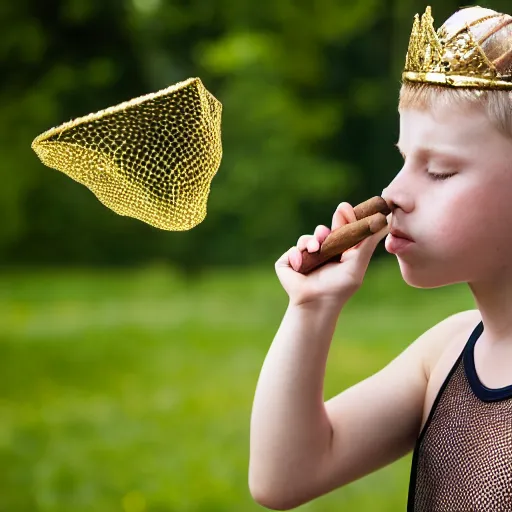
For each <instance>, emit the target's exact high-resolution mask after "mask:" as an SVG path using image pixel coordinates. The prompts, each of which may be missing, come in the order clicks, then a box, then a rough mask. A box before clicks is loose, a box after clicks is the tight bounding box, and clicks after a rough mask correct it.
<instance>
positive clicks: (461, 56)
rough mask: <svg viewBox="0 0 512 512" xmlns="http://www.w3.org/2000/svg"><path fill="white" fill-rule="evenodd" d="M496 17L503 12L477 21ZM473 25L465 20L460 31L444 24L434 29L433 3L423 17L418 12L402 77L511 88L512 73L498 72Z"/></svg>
mask: <svg viewBox="0 0 512 512" xmlns="http://www.w3.org/2000/svg"><path fill="white" fill-rule="evenodd" d="M497 16H501V15H500V14H494V15H491V16H486V17H484V18H481V19H480V20H478V21H477V22H475V23H480V22H483V21H486V20H488V19H490V18H494V17H497ZM470 26H471V24H469V25H468V24H467V23H466V24H465V26H464V27H462V28H461V29H460V30H459V31H458V32H456V33H455V34H451V35H448V31H447V30H446V28H445V27H444V26H442V27H441V28H440V29H439V30H438V31H437V32H436V31H435V29H434V19H433V18H432V10H431V8H430V6H428V7H427V8H426V10H425V13H424V14H423V16H422V17H421V19H420V17H419V15H418V14H416V16H415V17H414V23H413V27H412V33H411V38H410V41H409V48H408V50H407V57H406V60H405V68H404V71H403V74H402V79H403V80H404V81H409V82H422V83H431V84H437V85H445V86H449V87H473V88H479V89H512V75H502V74H500V73H498V71H497V69H496V67H495V66H494V65H493V64H492V62H491V61H490V60H489V59H488V58H487V56H486V55H485V53H484V51H483V50H482V48H481V47H480V45H479V44H478V42H477V41H476V39H475V37H474V35H473V34H472V32H471V28H470Z"/></svg>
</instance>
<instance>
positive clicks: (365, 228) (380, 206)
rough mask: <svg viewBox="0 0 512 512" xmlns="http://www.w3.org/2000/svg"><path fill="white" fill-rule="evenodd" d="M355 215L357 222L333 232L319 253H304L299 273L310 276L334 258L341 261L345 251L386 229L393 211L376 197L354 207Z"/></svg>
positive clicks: (306, 251) (384, 201)
mask: <svg viewBox="0 0 512 512" xmlns="http://www.w3.org/2000/svg"><path fill="white" fill-rule="evenodd" d="M354 213H355V215H356V219H357V221H356V222H350V223H349V224H345V225H344V226H341V227H339V228H338V229H335V230H334V231H331V233H329V235H328V236H327V238H326V239H325V240H324V241H323V243H322V245H321V247H320V249H319V250H318V251H316V252H313V253H310V252H308V250H307V249H306V250H304V251H302V264H301V266H300V268H299V270H298V272H300V273H301V274H309V272H311V271H312V270H314V269H316V268H318V267H320V266H321V265H323V264H325V263H327V262H329V261H331V260H333V259H334V258H336V259H337V260H338V261H339V256H340V255H341V254H342V253H343V252H344V251H346V250H347V249H350V248H351V247H354V245H357V244H358V243H359V242H361V241H362V240H364V239H365V238H367V237H369V236H370V235H372V234H373V233H377V232H378V231H380V230H381V229H382V228H384V227H385V226H386V225H387V218H386V216H387V215H389V214H390V213H391V209H390V208H389V205H388V203H387V202H386V200H385V199H383V198H382V197H380V196H375V197H372V198H371V199H368V200H367V201H365V202H364V203H361V204H358V205H357V206H354Z"/></svg>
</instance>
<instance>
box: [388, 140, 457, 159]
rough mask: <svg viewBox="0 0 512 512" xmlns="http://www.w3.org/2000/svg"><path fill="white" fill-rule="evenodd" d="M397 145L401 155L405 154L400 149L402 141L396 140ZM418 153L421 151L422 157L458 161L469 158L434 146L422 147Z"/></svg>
mask: <svg viewBox="0 0 512 512" xmlns="http://www.w3.org/2000/svg"><path fill="white" fill-rule="evenodd" d="M394 145H395V147H396V148H397V149H398V151H400V153H401V155H402V156H404V153H403V151H402V150H401V149H400V143H399V142H396V143H395V144H394ZM417 153H419V154H420V155H421V156H422V157H427V158H428V157H433V158H438V159H440V160H449V161H453V162H457V163H465V162H467V159H466V158H464V157H463V156H460V155H455V154H453V153H448V152H446V151H439V150H436V149H433V148H427V147H422V148H420V149H419V150H418V151H417Z"/></svg>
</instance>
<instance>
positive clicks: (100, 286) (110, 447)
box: [0, 259, 474, 512]
mask: <svg viewBox="0 0 512 512" xmlns="http://www.w3.org/2000/svg"><path fill="white" fill-rule="evenodd" d="M0 283H1V285H0V325H1V326H2V328H1V333H0V389H1V391H0V416H1V418H2V421H1V422H0V467H1V471H2V478H0V496H2V498H1V499H0V511H6V512H7V511H9V512H13V511H16V512H29V511H30V512H71V511H73V512H82V511H83V512H85V511H87V512H90V511H94V512H111V511H117V510H119V511H125V512H144V511H154V512H170V511H184V512H185V511H194V512H197V511H205V512H206V511H208V512H215V511H233V512H234V511H236V512H239V511H244V512H245V511H251V510H261V507H259V506H258V505H256V504H254V502H253V501H252V499H251V497H250V495H249V491H248V487H247V466H248V452H249V418H250V411H251V405H252V399H253V394H254V389H255V386H256V382H257V378H258V374H259V370H260V368H261V364H262V362H263V359H264V357H265V355H266V352H267V350H268V348H269V345H270V343H271V341H272V338H273V336H274V334H275V332H276V330H277V328H278V326H279V322H280V320H281V317H282V314H283V313H284V310H285V308H286V295H285V293H284V291H283V290H282V288H281V287H280V285H279V282H278V280H277V278H276V277H275V274H274V272H273V269H272V268H270V269H269V268H265V269H252V270H247V269H246V270H236V271H235V270H225V271H223V272H220V271H217V272H212V273H206V274H205V275H203V276H201V278H198V279H185V278H184V277H183V276H181V275H180V274H179V273H177V272H175V271H173V270H172V269H168V268H166V267H151V268H145V269H135V270H119V271H111V270H109V271H106V270H103V271H98V270H69V271H64V270H61V271H50V270H35V271H31V272H28V271H25V272H14V271H10V272H7V271H5V272H4V273H3V274H2V275H1V276H0ZM391 290H392V291H393V293H390V292H391ZM473 307H474V306H473V302H472V299H471V298H470V296H469V293H468V292H467V290H466V289H465V288H464V287H458V286H457V287H451V288H449V289H444V290H430V291H424V290H416V289H412V288H410V287H408V286H407V285H405V283H403V282H402V281H401V278H400V274H399V270H398V267H397V266H396V263H395V261H394V260H391V259H387V261H385V262H379V263H376V264H372V265H371V266H370V271H369V273H368V275H367V277H366V279H365V283H364V285H363V287H362V289H361V290H360V291H359V292H358V294H357V295H356V296H355V297H354V298H353V300H352V301H351V302H350V303H349V304H348V305H347V306H346V308H345V309H344V311H343V312H342V314H341V316H340V320H339V323H338V328H337V330H336V333H335V338H334V340H333V345H332V348H331V353H330V357H329V363H328V369H327V376H326V383H325V391H326V398H327V397H330V396H332V395H334V394H336V393H338V392H340V391H342V390H343V389H345V388H346V387H348V386H350V385H351V384H353V383H355V382H357V381H358V380H361V379H362V378H364V377H366V376H368V375H370V374H372V373H374V372H375V371H377V370H378V369H380V368H381V367H382V366H383V365H385V364H386V363H387V362H389V360H391V359H392V358H393V357H394V356H395V355H397V354H398V353H399V352H400V351H401V350H403V348H405V347H406V346H407V345H408V344H409V343H410V342H411V341H412V340H413V339H414V338H415V337H416V336H417V335H419V334H420V333H421V332H423V331H424V330H425V329H427V328H428V327H430V326H431V325H433V324H434V323H435V322H437V321H439V320H441V319H442V318H444V317H446V316H447V315H449V314H451V313H453V312H456V311H460V310H463V309H470V308H473ZM409 466H410V456H407V457H404V458H403V459H401V460H400V461H398V462H396V463H394V464H393V465H391V466H389V467H387V468H384V469H383V470H380V471H378V472H376V473H374V474H372V475H370V476H368V477H366V478H363V479H361V480H359V481H357V482H354V483H352V484H350V485H349V486H347V487H345V488H343V489H340V490H337V491H335V492H333V493H331V494H329V495H328V496H325V497H322V498H320V499H318V500H316V501H315V502H313V503H311V504H308V505H305V506H304V507H301V508H302V509H303V510H308V511H315V512H320V511H322V512H329V511H331V510H332V511H338V510H345V511H350V510H353V511H357V512H359V511H365V510H368V511H370V510H371V511H374V510H375V511H377V510H378V511H389V512H391V511H393V512H394V511H396V510H403V509H404V508H405V502H406V493H407V486H408V478H409V473H408V472H409Z"/></svg>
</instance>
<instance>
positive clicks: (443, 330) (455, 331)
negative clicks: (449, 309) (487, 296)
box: [422, 309, 482, 378]
mask: <svg viewBox="0 0 512 512" xmlns="http://www.w3.org/2000/svg"><path fill="white" fill-rule="evenodd" d="M481 320H482V316H481V315H480V311H479V310H478V309H469V310H466V311H460V312H459V313H455V314H453V315H450V316H449V317H447V318H445V319H444V320H442V321H440V322H439V323H437V324H435V325H434V326H433V327H431V328H430V329H429V330H428V331H426V332H425V333H424V334H423V335H422V338H423V343H422V352H423V364H424V369H425V374H426V375H427V378H429V377H430V375H431V374H432V372H433V371H434V368H435V367H436V365H437V364H438V362H439V361H440V360H441V359H446V358H448V359H449V360H453V361H454V360H455V359H457V357H458V356H459V354H460V351H461V350H462V349H463V347H464V345H465V344H466V342H467V340H468V338H469V336H470V335H471V333H472V332H473V330H474V329H475V327H476V326H477V325H478V323H479V322H480V321H481Z"/></svg>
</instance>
